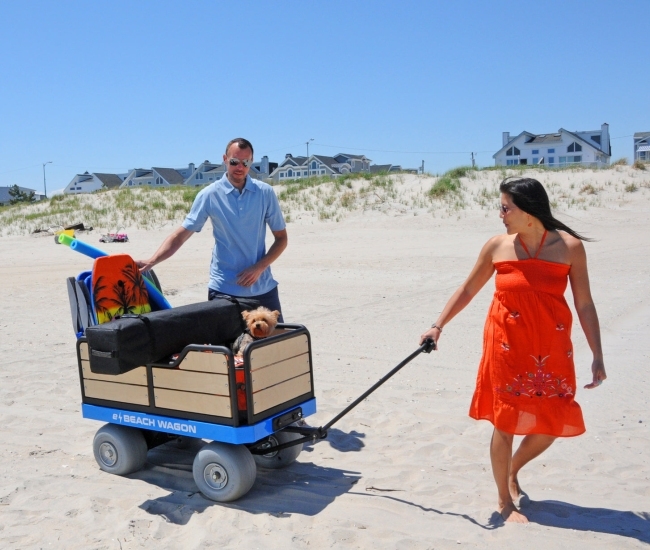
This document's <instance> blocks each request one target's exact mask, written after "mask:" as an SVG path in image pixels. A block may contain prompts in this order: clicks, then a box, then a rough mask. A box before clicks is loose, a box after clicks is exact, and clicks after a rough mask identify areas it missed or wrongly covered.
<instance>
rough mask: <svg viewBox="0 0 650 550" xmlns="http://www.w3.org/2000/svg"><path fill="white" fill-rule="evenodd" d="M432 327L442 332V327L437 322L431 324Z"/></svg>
mask: <svg viewBox="0 0 650 550" xmlns="http://www.w3.org/2000/svg"><path fill="white" fill-rule="evenodd" d="M431 328H437V329H438V330H439V331H440V332H442V327H440V326H438V325H436V324H435V323H434V324H433V325H431Z"/></svg>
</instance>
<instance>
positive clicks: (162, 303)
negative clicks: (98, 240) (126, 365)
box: [59, 233, 172, 309]
mask: <svg viewBox="0 0 650 550" xmlns="http://www.w3.org/2000/svg"><path fill="white" fill-rule="evenodd" d="M59 243H61V244H65V245H67V246H69V247H70V249H71V250H74V251H76V252H79V253H81V254H84V255H85V256H89V257H90V258H92V259H97V258H101V257H103V256H108V254H107V253H106V252H104V251H103V250H100V249H99V248H95V247H94V246H91V245H89V244H88V243H85V242H83V241H80V240H79V239H74V238H72V237H70V236H69V235H65V234H63V233H61V234H60V235H59ZM143 279H144V284H145V286H146V287H147V292H148V293H149V300H151V302H153V303H154V304H155V305H156V306H158V308H159V309H171V307H172V306H171V304H170V303H169V302H168V301H167V298H165V297H164V296H163V295H162V293H161V292H160V291H159V290H158V289H157V288H156V287H155V286H154V285H153V283H152V282H151V281H150V280H149V279H147V278H146V277H143Z"/></svg>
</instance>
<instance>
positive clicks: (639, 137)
mask: <svg viewBox="0 0 650 550" xmlns="http://www.w3.org/2000/svg"><path fill="white" fill-rule="evenodd" d="M632 158H633V159H634V160H640V161H641V162H650V132H637V133H636V134H634V156H633V157H632Z"/></svg>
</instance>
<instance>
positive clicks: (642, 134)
mask: <svg viewBox="0 0 650 550" xmlns="http://www.w3.org/2000/svg"><path fill="white" fill-rule="evenodd" d="M647 137H650V132H636V133H635V134H634V139H637V138H647Z"/></svg>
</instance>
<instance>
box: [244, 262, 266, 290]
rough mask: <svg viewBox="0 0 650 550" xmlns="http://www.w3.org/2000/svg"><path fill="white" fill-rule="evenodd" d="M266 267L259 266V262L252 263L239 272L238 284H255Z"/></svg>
mask: <svg viewBox="0 0 650 550" xmlns="http://www.w3.org/2000/svg"><path fill="white" fill-rule="evenodd" d="M264 269H265V268H264V267H258V266H257V264H255V265H252V266H250V267H247V268H246V269H244V271H241V272H239V273H237V284H238V285H240V286H251V285H254V284H255V283H256V282H257V280H258V279H259V278H260V276H261V275H262V273H264Z"/></svg>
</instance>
